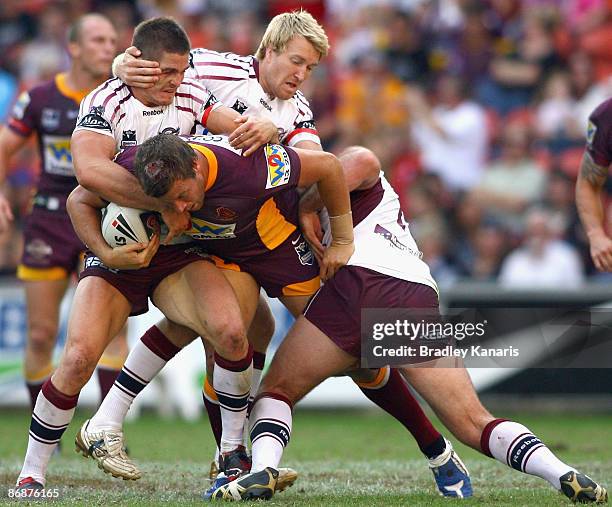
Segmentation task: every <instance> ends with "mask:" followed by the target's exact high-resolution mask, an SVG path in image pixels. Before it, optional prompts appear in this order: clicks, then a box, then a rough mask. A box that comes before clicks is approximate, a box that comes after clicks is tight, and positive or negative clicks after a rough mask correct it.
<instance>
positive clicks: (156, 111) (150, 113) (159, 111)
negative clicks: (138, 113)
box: [142, 109, 164, 116]
mask: <svg viewBox="0 0 612 507" xmlns="http://www.w3.org/2000/svg"><path fill="white" fill-rule="evenodd" d="M158 114H164V110H163V109H153V111H143V112H142V115H143V116H157V115H158Z"/></svg>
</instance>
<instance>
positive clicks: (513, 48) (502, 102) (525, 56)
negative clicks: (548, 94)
mask: <svg viewBox="0 0 612 507" xmlns="http://www.w3.org/2000/svg"><path fill="white" fill-rule="evenodd" d="M558 63H559V59H558V57H557V55H556V53H555V47H554V40H553V32H552V26H551V25H550V23H549V22H548V20H546V19H543V18H542V17H539V16H536V15H531V16H525V17H524V18H523V22H522V33H521V34H520V37H519V38H518V39H516V40H514V41H512V44H511V45H510V47H509V50H508V52H507V53H506V54H500V55H499V56H497V57H496V58H494V59H493V61H492V62H491V65H490V67H489V72H490V78H489V79H488V80H487V81H485V82H484V83H483V84H482V85H481V86H480V87H479V90H478V97H479V99H480V101H481V102H482V103H483V104H484V105H485V106H490V107H492V108H493V109H495V110H496V111H498V112H499V113H500V114H502V115H505V114H508V113H510V112H511V111H513V110H515V109H519V108H522V107H525V106H527V105H528V104H529V103H530V101H531V99H532V97H533V94H534V93H535V91H536V89H537V86H538V84H539V83H540V82H542V80H543V79H544V78H545V76H546V74H547V73H549V72H550V71H552V69H553V68H554V67H555V66H556V65H558Z"/></svg>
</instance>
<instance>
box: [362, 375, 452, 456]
mask: <svg viewBox="0 0 612 507" xmlns="http://www.w3.org/2000/svg"><path fill="white" fill-rule="evenodd" d="M359 388H360V389H361V392H362V393H363V394H365V395H366V396H367V397H368V399H369V400H370V401H372V402H374V403H376V405H378V406H379V407H380V408H382V409H383V410H384V411H385V412H387V413H389V414H391V415H392V416H393V417H395V418H396V419H397V420H398V421H399V422H401V423H402V424H403V425H404V426H405V427H406V429H407V430H408V431H409V432H410V433H412V436H413V437H414V439H415V440H416V442H417V444H418V446H419V449H421V452H423V453H424V454H425V455H427V451H429V450H430V449H431V446H432V444H435V443H436V442H439V441H440V439H441V435H440V433H439V432H438V431H437V430H436V429H435V428H434V427H433V425H432V424H431V421H430V420H429V419H428V418H427V416H426V415H425V412H423V409H422V408H421V406H420V405H419V402H418V401H417V400H416V399H415V397H414V396H413V395H412V393H411V392H410V390H409V389H408V386H407V385H406V383H405V381H404V379H403V377H402V376H401V375H400V373H399V372H398V371H397V370H395V369H391V373H390V374H389V380H388V381H387V383H386V384H384V385H383V386H382V387H377V388H367V387H361V386H360V387H359ZM434 447H435V446H434ZM428 457H433V456H428Z"/></svg>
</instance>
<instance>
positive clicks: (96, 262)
mask: <svg viewBox="0 0 612 507" xmlns="http://www.w3.org/2000/svg"><path fill="white" fill-rule="evenodd" d="M88 268H101V269H106V270H107V271H110V272H111V273H119V270H118V269H113V268H109V267H108V266H107V265H106V264H104V263H103V262H102V261H101V260H100V259H99V258H98V257H96V256H94V255H88V256H87V257H86V258H85V267H84V269H88Z"/></svg>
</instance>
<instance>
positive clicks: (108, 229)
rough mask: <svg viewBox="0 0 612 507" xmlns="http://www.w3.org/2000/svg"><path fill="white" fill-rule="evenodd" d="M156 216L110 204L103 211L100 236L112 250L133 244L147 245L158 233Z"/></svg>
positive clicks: (155, 214) (158, 222) (151, 213)
mask: <svg viewBox="0 0 612 507" xmlns="http://www.w3.org/2000/svg"><path fill="white" fill-rule="evenodd" d="M159 224H160V221H159V218H158V214H157V213H155V212H153V211H144V210H141V209H136V208H127V207H125V206H119V205H118V204H115V203H114V202H111V203H110V204H109V205H108V206H107V207H106V208H105V209H104V211H103V216H102V236H104V239H105V240H106V242H107V243H108V244H109V245H110V246H111V247H113V248H117V247H119V246H124V245H131V244H134V243H145V244H146V243H148V242H149V239H151V237H152V236H153V234H154V233H155V232H159V227H160V226H159Z"/></svg>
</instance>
